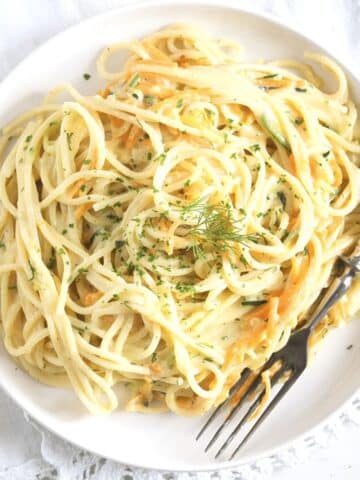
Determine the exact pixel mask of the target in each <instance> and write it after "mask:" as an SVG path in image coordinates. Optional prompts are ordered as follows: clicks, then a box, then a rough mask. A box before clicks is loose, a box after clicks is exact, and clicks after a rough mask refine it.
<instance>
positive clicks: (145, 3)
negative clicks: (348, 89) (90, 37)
mask: <svg viewBox="0 0 360 480" xmlns="http://www.w3.org/2000/svg"><path fill="white" fill-rule="evenodd" d="M184 5H188V6H189V7H194V8H196V7H198V6H211V7H218V8H222V9H227V10H233V11H234V12H236V13H237V14H238V13H246V14H249V15H252V16H254V17H257V18H259V19H261V20H265V21H267V22H269V23H271V24H272V25H274V26H275V27H280V28H282V29H283V30H285V31H288V32H289V33H292V34H296V35H297V36H298V37H300V38H302V39H303V40H305V41H308V42H311V43H312V44H313V45H314V46H315V47H317V48H318V49H321V50H323V51H324V52H325V53H326V55H327V56H329V57H330V58H332V59H334V60H335V61H336V62H337V64H338V65H340V66H341V67H342V68H344V69H345V70H346V73H347V74H350V76H351V80H352V81H353V82H355V83H357V84H359V87H360V71H359V72H358V71H357V70H356V71H355V68H356V66H355V64H354V63H353V62H352V63H351V65H349V64H348V63H349V59H348V58H346V59H345V61H343V60H341V59H340V58H339V56H338V55H339V53H338V52H335V54H334V53H332V52H329V50H328V49H327V47H326V45H324V44H323V43H322V41H321V40H320V41H318V40H315V39H314V38H313V37H312V36H311V35H309V34H307V33H304V32H303V31H301V29H300V28H298V27H297V26H296V25H294V23H293V21H292V20H289V21H287V20H285V19H282V18H280V17H277V16H275V15H274V14H272V13H269V12H265V11H263V10H261V9H259V8H258V7H248V6H243V5H237V3H236V2H235V1H234V0H142V1H141V0H140V1H138V2H136V3H135V4H132V3H126V4H124V5H122V6H116V7H115V8H110V9H108V10H106V11H105V12H102V13H99V14H95V15H91V16H90V17H87V18H83V19H82V20H80V21H78V22H76V23H75V24H73V25H71V26H69V27H67V28H65V29H63V30H61V31H60V32H58V33H56V34H54V35H52V36H51V37H50V38H48V39H47V40H45V41H44V42H42V43H41V44H40V45H39V46H37V47H36V48H34V49H33V50H32V51H31V52H30V53H29V54H27V55H26V56H25V57H24V58H23V59H22V60H20V61H19V62H18V63H17V64H16V65H15V66H14V67H13V68H12V69H10V71H9V72H8V73H7V74H5V76H4V77H3V78H2V79H1V81H0V92H1V90H2V89H3V88H4V86H5V87H6V84H7V83H9V82H11V78H12V77H13V76H14V75H15V76H16V75H17V74H18V71H21V69H22V68H24V66H25V67H26V64H27V62H29V61H31V59H32V57H34V56H36V55H38V54H39V53H41V52H42V50H47V49H48V48H49V47H50V46H51V44H52V43H56V42H58V41H59V40H61V37H63V36H64V37H66V36H67V35H68V33H69V32H71V31H74V30H77V29H78V28H79V27H82V26H84V25H91V24H92V23H94V24H95V25H96V23H97V22H99V20H102V19H106V18H107V17H110V16H112V15H118V14H119V13H124V12H126V13H131V12H132V11H133V12H136V11H137V10H141V9H142V8H149V7H151V8H153V9H154V10H156V9H158V8H159V7H170V8H171V7H172V6H184ZM169 15H171V10H170V11H169ZM6 353H7V352H6ZM8 386H9V384H7V383H4V381H3V379H2V378H1V376H0V387H1V388H2V389H3V391H4V392H5V393H6V394H7V395H8V397H9V398H10V399H11V400H12V401H13V402H14V403H15V404H16V405H17V406H18V407H19V408H20V409H21V410H23V411H24V412H25V413H26V414H27V415H29V417H31V419H32V420H33V421H35V423H37V424H39V425H40V426H41V427H42V428H44V429H45V430H47V431H48V432H50V433H51V434H53V435H55V436H56V437H57V438H59V439H61V440H63V441H65V442H69V443H70V444H71V445H73V446H75V447H77V448H80V449H82V450H85V451H88V452H90V453H93V454H94V455H97V456H101V457H104V458H106V459H108V460H111V461H114V462H116V463H119V464H121V465H123V466H126V467H131V468H137V469H144V470H152V471H154V472H164V473H165V472H172V473H181V472H213V471H215V470H226V469H227V470H229V469H234V468H237V467H240V466H244V465H248V464H252V463H255V462H257V461H259V460H261V459H264V458H267V457H269V456H272V455H277V454H279V452H280V451H285V450H286V449H288V448H289V447H290V446H291V445H294V444H295V443H297V442H299V441H301V440H302V439H304V438H305V437H309V436H313V435H314V434H315V432H316V431H320V430H321V429H322V428H323V427H324V426H326V425H327V424H328V423H329V422H330V420H331V418H335V417H336V416H338V415H339V412H340V411H341V410H343V409H344V408H345V406H346V405H349V404H351V403H352V402H353V401H354V399H355V398H356V397H357V395H358V393H359V390H360V385H359V386H358V387H356V388H355V390H354V391H353V393H352V394H350V395H349V397H348V398H346V399H345V400H344V401H341V402H340V404H339V405H338V406H337V407H336V408H335V409H334V410H332V411H331V412H330V413H328V414H326V415H325V416H324V417H323V418H322V420H320V421H318V422H317V423H316V424H315V425H314V426H313V427H311V428H310V429H308V430H305V431H303V432H302V433H299V434H297V435H295V436H294V437H292V438H291V439H289V440H286V441H284V442H283V443H281V444H280V445H277V446H275V447H270V448H268V449H266V450H264V451H263V452H261V454H256V453H254V454H249V455H248V456H246V457H244V458H239V459H237V460H233V461H231V462H229V461H221V462H219V461H216V462H214V463H212V464H211V465H209V466H208V467H204V466H196V465H191V466H189V467H188V468H187V467H186V468H179V467H175V468H171V470H170V469H169V468H165V467H154V466H152V465H150V464H149V462H145V463H144V464H142V463H141V460H139V462H138V463H134V462H128V461H126V460H119V459H117V458H114V457H111V456H106V455H103V454H100V453H98V452H96V451H95V450H92V449H89V448H87V447H84V446H82V445H81V444H79V443H77V442H76V441H74V440H72V439H69V438H67V437H65V436H64V435H63V433H59V432H58V431H56V430H55V429H54V428H53V427H52V426H49V425H46V423H45V420H41V419H40V418H38V416H37V413H36V412H33V411H32V408H31V405H28V404H26V406H24V405H23V404H22V401H21V400H19V399H18V398H17V397H16V396H15V395H13V394H12V390H11V387H10V388H8Z"/></svg>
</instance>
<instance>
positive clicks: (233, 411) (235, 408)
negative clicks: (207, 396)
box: [205, 359, 273, 452]
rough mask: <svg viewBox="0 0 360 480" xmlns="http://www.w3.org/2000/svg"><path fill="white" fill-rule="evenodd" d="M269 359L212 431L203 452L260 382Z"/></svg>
mask: <svg viewBox="0 0 360 480" xmlns="http://www.w3.org/2000/svg"><path fill="white" fill-rule="evenodd" d="M270 360H271V359H269V360H268V361H267V362H266V363H265V365H264V366H263V368H262V369H261V370H260V372H259V374H258V375H257V376H256V377H255V379H254V381H253V382H252V383H251V385H250V386H249V388H248V389H247V390H246V391H245V392H244V395H243V396H242V397H241V399H240V400H239V402H238V403H237V404H236V405H235V406H234V408H232V410H231V411H230V414H229V415H228V416H227V417H226V418H225V420H224V422H223V423H222V424H221V425H220V427H219V428H218V429H217V430H216V432H215V433H214V435H213V437H212V438H211V439H210V441H209V443H208V444H207V445H206V447H205V452H207V451H208V450H209V448H210V447H211V446H212V445H213V443H214V442H215V441H216V439H217V438H218V436H219V435H220V433H221V432H222V431H223V429H224V428H225V426H226V425H227V424H228V423H229V422H230V420H231V419H232V418H233V417H234V415H235V414H236V412H237V411H238V410H239V408H240V407H241V406H242V404H243V403H244V401H245V400H246V398H247V397H248V396H249V395H251V393H253V392H254V391H255V390H256V389H257V387H258V386H259V385H260V382H261V374H262V373H263V372H264V371H265V370H267V369H268V368H269V367H270V366H271V365H272V363H273V360H271V361H270ZM228 400H229V399H227V400H225V402H226V404H228Z"/></svg>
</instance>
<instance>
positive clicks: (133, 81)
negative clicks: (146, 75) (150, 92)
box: [129, 73, 140, 88]
mask: <svg viewBox="0 0 360 480" xmlns="http://www.w3.org/2000/svg"><path fill="white" fill-rule="evenodd" d="M139 80H140V76H139V74H138V73H135V75H134V76H133V78H132V79H131V80H130V82H129V87H131V88H134V87H136V86H137V85H138V84H139Z"/></svg>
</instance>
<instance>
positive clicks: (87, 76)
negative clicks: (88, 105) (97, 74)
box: [83, 73, 91, 80]
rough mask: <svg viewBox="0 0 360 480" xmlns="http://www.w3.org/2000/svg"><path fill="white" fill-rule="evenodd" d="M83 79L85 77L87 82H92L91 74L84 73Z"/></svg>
mask: <svg viewBox="0 0 360 480" xmlns="http://www.w3.org/2000/svg"><path fill="white" fill-rule="evenodd" d="M83 77H84V79H85V80H90V78H91V75H90V73H84V74H83Z"/></svg>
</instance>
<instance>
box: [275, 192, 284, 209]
mask: <svg viewBox="0 0 360 480" xmlns="http://www.w3.org/2000/svg"><path fill="white" fill-rule="evenodd" d="M276 195H277V196H278V198H279V200H280V202H281V205H282V206H283V208H284V209H285V207H286V195H285V193H284V192H276Z"/></svg>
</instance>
